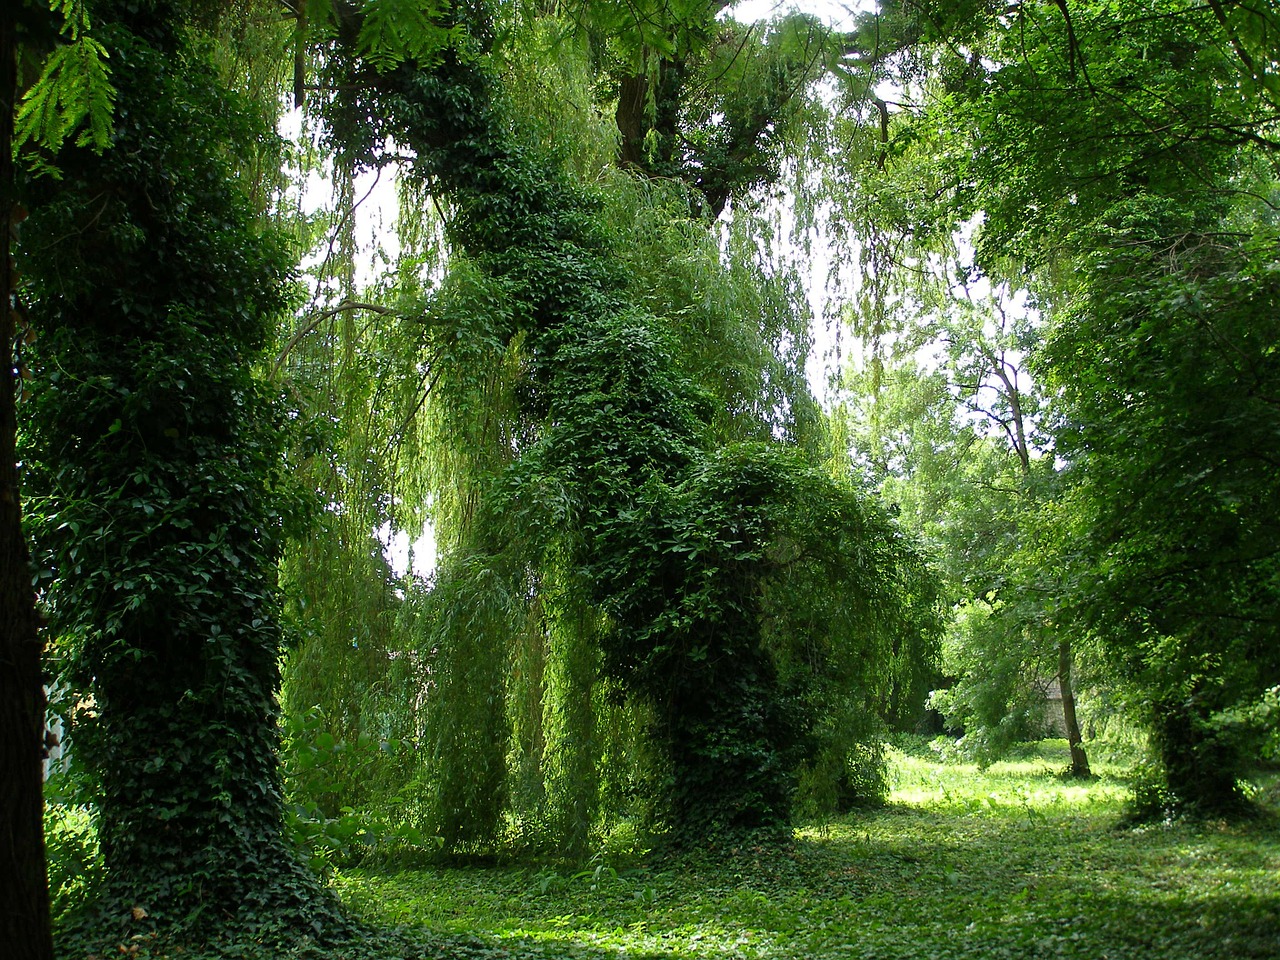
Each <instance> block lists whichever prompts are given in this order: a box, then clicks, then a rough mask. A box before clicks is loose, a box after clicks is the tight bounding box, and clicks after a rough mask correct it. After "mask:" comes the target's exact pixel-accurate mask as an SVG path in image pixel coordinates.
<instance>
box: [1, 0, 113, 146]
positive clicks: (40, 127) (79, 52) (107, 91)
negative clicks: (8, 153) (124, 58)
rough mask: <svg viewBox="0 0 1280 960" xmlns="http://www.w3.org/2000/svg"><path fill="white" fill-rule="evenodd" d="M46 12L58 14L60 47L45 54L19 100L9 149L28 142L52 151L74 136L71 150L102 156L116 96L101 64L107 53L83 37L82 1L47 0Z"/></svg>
mask: <svg viewBox="0 0 1280 960" xmlns="http://www.w3.org/2000/svg"><path fill="white" fill-rule="evenodd" d="M49 7H50V9H51V10H52V11H53V12H54V13H59V14H61V15H62V19H63V24H62V29H61V33H62V36H63V37H64V38H65V39H66V42H65V43H63V44H61V45H59V46H58V47H55V48H54V50H53V52H52V53H50V54H49V56H48V57H47V58H46V59H45V61H44V65H43V67H42V68H41V71H40V77H39V79H38V80H36V82H35V83H34V84H32V85H31V87H30V89H28V90H27V92H26V94H24V95H23V98H22V103H21V105H20V106H19V108H18V115H17V117H16V118H15V128H14V141H15V146H16V147H21V146H22V145H23V144H25V143H27V142H28V141H30V142H31V143H34V144H38V145H39V146H42V147H45V148H47V149H48V150H50V151H57V150H58V148H60V147H61V146H62V144H63V142H64V141H66V139H67V137H69V136H71V135H72V134H73V133H74V134H76V139H75V142H76V145H77V146H81V147H93V149H94V150H97V151H102V150H104V149H106V147H107V145H108V144H109V143H110V141H111V117H112V112H113V110H114V108H115V96H116V94H115V88H114V87H113V86H112V85H111V68H110V67H109V66H108V65H107V60H108V59H109V57H110V54H108V53H107V50H106V48H105V47H103V46H102V44H100V43H99V42H98V41H97V40H95V39H93V37H91V36H89V12H88V8H87V5H86V4H85V2H84V0H50V3H49Z"/></svg>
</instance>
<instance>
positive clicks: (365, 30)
mask: <svg viewBox="0 0 1280 960" xmlns="http://www.w3.org/2000/svg"><path fill="white" fill-rule="evenodd" d="M448 6H449V5H448V3H447V2H445V0H368V2H367V3H366V4H365V5H364V17H363V20H362V22H361V25H360V39H359V45H360V49H361V51H362V52H363V53H364V54H365V56H366V57H367V59H368V60H369V62H370V63H372V64H373V66H374V67H375V68H376V69H377V70H378V71H379V72H385V71H387V70H390V69H393V68H394V67H396V66H398V65H400V64H401V63H404V62H406V61H411V62H414V63H418V64H420V65H422V66H430V65H432V64H434V63H435V62H437V60H438V59H439V57H440V55H441V54H443V53H444V51H445V50H447V49H449V48H450V47H457V46H459V44H460V41H461V40H463V39H464V38H465V36H466V31H465V30H464V29H463V28H462V27H461V26H459V25H456V24H455V25H453V26H442V25H441V24H440V22H439V21H440V19H441V15H442V14H443V13H445V12H446V11H447V10H448Z"/></svg>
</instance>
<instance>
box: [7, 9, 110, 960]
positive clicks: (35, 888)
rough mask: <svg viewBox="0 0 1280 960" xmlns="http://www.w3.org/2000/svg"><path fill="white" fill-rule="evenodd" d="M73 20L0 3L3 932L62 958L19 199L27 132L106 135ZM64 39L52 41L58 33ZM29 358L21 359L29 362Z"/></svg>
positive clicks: (71, 15)
mask: <svg viewBox="0 0 1280 960" xmlns="http://www.w3.org/2000/svg"><path fill="white" fill-rule="evenodd" d="M61 12H62V13H63V14H64V17H65V19H64V20H63V21H62V22H61V23H59V21H58V18H57V17H56V16H55V15H54V14H53V13H51V11H50V10H49V9H47V8H46V7H45V6H44V5H41V4H36V3H30V2H23V3H21V4H8V5H7V6H6V7H5V9H4V12H3V13H0V109H3V111H4V115H3V117H2V118H0V214H2V216H0V220H2V221H3V223H2V224H0V229H2V230H3V234H0V290H3V291H4V298H5V303H4V317H3V319H2V320H0V334H2V336H0V340H2V341H3V343H4V344H5V345H6V346H5V350H6V351H8V352H7V354H6V357H7V359H6V367H7V370H8V373H7V375H6V378H5V383H4V385H3V387H2V388H0V593H2V595H3V598H4V600H3V604H2V605H0V610H2V611H3V620H4V623H3V634H2V636H0V700H2V701H3V703H4V709H3V713H2V714H0V718H2V724H0V783H3V784H4V790H5V794H4V797H3V802H2V803H0V809H3V810H4V811H6V821H7V822H8V823H10V824H11V829H7V830H5V831H4V837H3V841H0V863H4V864H6V865H7V867H6V869H4V870H3V871H2V872H0V875H2V876H3V878H4V881H3V886H0V901H2V902H3V903H4V904H6V907H5V909H4V911H3V916H4V920H3V924H2V925H0V941H3V942H4V943H6V944H8V945H9V946H10V948H11V949H14V950H17V951H18V954H17V955H18V956H20V957H39V958H44V957H51V956H52V951H53V944H52V939H51V931H50V926H49V892H48V883H47V877H46V874H47V871H46V869H45V856H44V833H43V823H42V820H43V806H44V804H43V783H42V781H43V776H42V774H43V770H42V765H41V762H40V758H41V755H42V750H43V748H44V746H45V744H44V726H45V706H46V704H45V692H44V684H43V681H44V675H43V671H42V669H41V664H40V655H41V637H40V633H39V617H38V615H37V613H36V607H35V592H34V591H33V590H32V588H31V564H30V555H29V551H28V547H27V542H26V536H25V534H24V533H23V530H22V495H21V490H20V487H19V472H18V465H17V446H16V444H17V424H18V419H17V399H18V394H19V393H20V392H21V384H22V379H23V377H24V376H25V375H26V371H25V370H22V369H20V367H19V366H18V365H17V363H15V358H14V356H13V355H12V350H13V349H14V348H15V347H17V345H18V344H19V340H23V341H26V340H28V339H29V338H30V335H31V330H30V328H29V326H27V320H26V317H25V316H24V315H23V312H22V310H21V302H20V300H19V297H18V294H19V274H18V272H17V270H16V269H15V264H14V257H13V249H12V246H13V243H14V241H15V238H16V237H17V235H18V230H19V224H20V223H21V222H22V220H23V219H24V216H25V211H24V210H23V208H22V207H21V205H20V204H19V203H18V195H17V194H18V189H17V187H18V184H17V178H16V174H15V166H14V151H15V147H16V146H17V145H18V144H21V143H22V142H23V141H25V140H28V139H34V140H35V141H36V142H38V143H41V144H44V145H57V144H58V143H60V142H61V141H62V139H63V138H65V137H66V136H67V135H68V134H69V133H71V132H74V131H76V128H77V127H79V126H80V125H81V124H84V123H87V127H88V129H87V130H84V131H82V132H81V134H80V139H81V140H82V141H83V142H84V143H92V144H94V145H96V146H97V147H98V148H101V147H102V146H103V145H104V139H105V133H104V131H105V128H106V124H107V123H108V120H109V114H110V109H111V88H110V86H109V84H108V83H107V81H106V72H105V70H104V69H103V67H102V63H101V58H100V53H101V51H100V48H98V47H97V45H96V43H95V42H94V41H93V40H92V39H91V38H90V36H89V35H88V29H87V28H88V17H87V15H86V13H85V10H84V7H83V5H82V4H79V3H71V4H67V5H65V6H63V7H62V8H61ZM59 27H61V31H60V32H61V34H62V37H61V38H59V40H58V41H57V42H56V43H54V44H53V46H52V49H51V50H50V49H48V48H47V45H48V44H49V43H50V41H52V40H53V38H54V37H55V36H56V35H57V34H58V33H59ZM20 58H24V59H25V60H26V65H27V66H28V68H30V67H31V66H32V65H41V64H40V60H41V58H43V60H44V62H43V65H42V71H41V75H40V77H39V78H37V79H36V80H35V81H34V82H32V81H31V79H30V78H28V79H27V83H26V95H25V98H24V102H22V104H21V106H20V104H19V99H18V98H19V86H18V63H19V59H20ZM19 362H20V361H19Z"/></svg>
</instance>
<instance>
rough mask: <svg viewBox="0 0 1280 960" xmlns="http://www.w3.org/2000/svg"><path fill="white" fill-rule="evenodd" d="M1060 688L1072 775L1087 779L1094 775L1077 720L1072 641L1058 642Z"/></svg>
mask: <svg viewBox="0 0 1280 960" xmlns="http://www.w3.org/2000/svg"><path fill="white" fill-rule="evenodd" d="M1058 686H1059V688H1060V689H1061V691H1062V718H1063V722H1064V723H1065V724H1066V727H1067V745H1068V746H1069V747H1070V748H1071V775H1072V776H1073V777H1078V778H1080V779H1082V780H1083V779H1086V778H1088V777H1090V776H1092V775H1093V773H1092V771H1090V769H1089V758H1088V757H1087V756H1086V755H1085V752H1084V746H1083V743H1084V738H1083V737H1082V736H1080V721H1079V720H1077V719H1076V695H1075V691H1074V690H1072V688H1071V641H1070V640H1060V641H1059V642H1058Z"/></svg>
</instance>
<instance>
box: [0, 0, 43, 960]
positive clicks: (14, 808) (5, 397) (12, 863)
mask: <svg viewBox="0 0 1280 960" xmlns="http://www.w3.org/2000/svg"><path fill="white" fill-rule="evenodd" d="M17 6H18V5H17V4H16V3H13V4H5V5H4V9H3V12H0V59H2V60H3V63H2V64H0V90H2V91H3V92H2V93H0V96H2V97H3V109H4V117H3V119H2V120H0V211H3V214H4V217H3V223H2V224H0V284H2V285H3V289H4V292H5V309H4V316H3V319H2V320H0V330H2V331H3V340H4V350H5V358H6V359H5V362H6V374H5V377H4V383H3V385H2V386H0V620H3V625H2V628H3V636H2V637H0V644H2V646H0V822H2V823H3V829H0V944H3V945H4V947H5V956H6V957H8V958H11V960H50V958H51V957H52V956H53V942H52V934H51V931H50V924H49V884H48V878H47V874H46V869H45V861H44V797H43V778H42V775H41V764H40V756H41V754H40V750H41V739H42V731H43V728H44V706H45V703H44V687H43V685H42V683H41V675H40V640H39V635H38V632H37V628H36V611H35V597H34V594H33V593H32V590H31V572H30V566H29V563H28V556H27V547H26V540H25V539H24V537H23V534H22V520H21V502H20V500H19V498H18V468H17V455H16V453H15V445H16V436H17V411H16V399H17V398H16V396H15V390H16V387H17V383H16V377H15V376H14V366H13V354H12V348H13V343H14V334H15V323H14V319H15V316H16V302H15V300H14V288H15V286H16V283H17V276H16V274H15V271H14V269H13V261H12V257H11V253H10V243H11V238H12V228H13V222H14V220H15V219H16V217H17V205H16V202H15V198H14V174H13V161H12V155H13V150H12V143H13V121H14V106H15V102H14V101H15V97H16V93H17V14H18V11H17Z"/></svg>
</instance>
